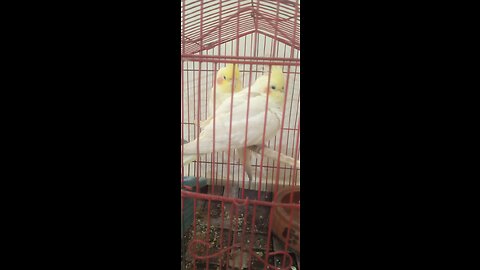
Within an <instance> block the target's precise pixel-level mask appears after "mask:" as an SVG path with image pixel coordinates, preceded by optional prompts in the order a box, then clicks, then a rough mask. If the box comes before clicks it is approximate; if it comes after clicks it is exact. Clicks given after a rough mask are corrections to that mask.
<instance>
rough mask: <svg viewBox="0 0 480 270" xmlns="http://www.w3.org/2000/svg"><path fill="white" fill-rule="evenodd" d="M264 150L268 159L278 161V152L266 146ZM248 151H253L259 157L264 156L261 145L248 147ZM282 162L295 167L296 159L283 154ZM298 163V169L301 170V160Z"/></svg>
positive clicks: (281, 156) (281, 155)
mask: <svg viewBox="0 0 480 270" xmlns="http://www.w3.org/2000/svg"><path fill="white" fill-rule="evenodd" d="M263 148H264V152H263V153H264V155H265V156H266V157H268V158H271V159H274V160H278V151H275V150H273V149H271V148H268V147H267V146H264V147H263ZM248 149H250V150H252V151H253V152H255V153H257V154H259V155H262V147H261V146H260V145H254V146H250V147H248ZM280 162H282V163H285V164H288V165H290V166H292V167H294V166H295V159H294V158H292V157H289V156H287V155H284V154H282V153H280ZM296 163H297V166H296V168H297V169H300V160H297V162H296Z"/></svg>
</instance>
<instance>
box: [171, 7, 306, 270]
mask: <svg viewBox="0 0 480 270" xmlns="http://www.w3.org/2000/svg"><path fill="white" fill-rule="evenodd" d="M231 64H232V65H233V72H232V75H233V77H232V78H231V85H232V86H231V91H226V93H227V97H226V98H224V99H223V100H222V101H221V102H220V103H222V104H220V106H221V107H222V108H220V107H218V108H216V106H217V105H216V104H217V103H216V101H217V100H219V98H220V97H219V94H218V93H219V92H218V88H219V87H220V86H219V85H220V84H219V83H218V81H219V80H220V81H222V78H221V76H220V77H219V76H217V75H218V74H219V70H220V69H221V68H223V67H226V66H227V65H231ZM275 67H280V70H281V74H282V76H283V79H282V80H283V84H282V85H283V86H284V87H283V91H280V92H278V91H279V90H278V89H274V88H275V85H273V84H272V82H273V81H275V82H277V81H276V80H274V77H273V76H274V75H273V74H274V73H273V72H274V71H273V70H275ZM237 71H239V73H236V72H237ZM237 74H239V76H238V75H237ZM262 76H264V77H263V78H267V79H266V80H265V85H266V86H267V87H271V88H268V90H266V92H262V93H257V92H253V91H254V90H255V89H256V88H255V87H254V86H256V85H257V84H255V83H256V82H257V81H260V80H261V78H262ZM265 76H266V77H265ZM217 77H219V78H217ZM236 77H239V78H236ZM223 78H224V79H225V80H227V76H224V77H223ZM275 78H276V77H275ZM237 80H238V81H240V82H241V87H240V88H239V89H241V90H240V91H238V92H236V90H235V89H234V88H236V82H237ZM262 86H263V84H262ZM252 88H254V89H253V90H252ZM258 89H263V88H261V87H260V88H258ZM272 89H273V90H272ZM244 91H245V92H244ZM276 91H277V92H276ZM241 92H244V94H245V95H244V97H246V99H245V100H246V101H245V103H244V104H246V105H245V106H246V108H247V109H246V111H247V112H246V115H245V117H243V116H239V115H238V114H234V112H235V111H234V110H235V108H236V107H235V108H234V105H235V104H236V103H234V102H235V100H240V96H241V94H240V93H241ZM273 92H275V93H281V95H282V96H284V97H283V99H278V100H277V99H275V100H276V101H278V103H277V106H278V108H281V113H280V114H277V118H275V117H274V116H272V115H271V114H270V111H269V108H270V107H269V106H270V105H269V102H270V104H272V102H274V98H273V94H271V93H273ZM262 95H263V96H262ZM257 97H258V100H260V97H263V98H265V99H266V102H265V104H264V106H265V109H264V111H265V113H264V116H263V115H262V117H264V118H262V119H263V120H262V121H260V122H263V125H262V126H258V125H252V124H251V123H258V122H255V121H254V119H253V116H251V115H249V112H250V110H252V107H250V105H252V104H253V102H254V101H253V100H254V98H255V102H256V103H254V104H255V106H257V105H258V104H259V103H258V102H257V101H258V100H257ZM279 100H280V101H279ZM242 102H243V101H242ZM250 102H252V104H250ZM225 104H226V105H225ZM279 104H281V105H279ZM252 106H253V105H252ZM210 107H212V109H209V108H210ZM226 108H229V109H228V110H230V111H229V112H228V113H226V110H227V109H226ZM256 108H261V106H258V107H256ZM259 110H260V111H262V110H261V109H259ZM267 111H268V113H267ZM221 113H224V115H222V114H221ZM252 114H253V113H252ZM242 117H243V119H244V120H245V123H244V124H243V126H242V128H241V130H242V132H239V129H238V128H237V129H236V127H237V126H236V124H238V121H239V120H238V119H239V118H242ZM225 119H229V122H228V121H227V122H225V121H226V120H225ZM204 121H205V122H208V123H209V124H207V126H203V127H202V124H203V123H204ZM222 121H223V122H222ZM249 121H250V124H249ZM242 123H243V122H242ZM271 123H278V130H277V129H275V128H272V130H276V133H275V135H274V136H271V135H269V136H268V138H267V135H266V134H267V130H270V128H271V126H274V124H271ZM220 124H222V125H220ZM208 125H210V126H208ZM209 127H213V128H211V129H210V131H211V132H210V133H208V132H207V131H205V130H209V129H208V128H209ZM243 129H245V131H243ZM202 132H203V133H202ZM249 132H253V133H255V134H261V133H263V136H262V139H261V140H259V141H257V142H255V143H253V141H252V142H250V141H249V139H250V140H251V137H252V136H251V137H249V136H250V134H251V133H249ZM207 133H208V136H212V141H215V140H219V139H218V138H219V137H221V136H227V137H228V143H227V146H226V149H222V150H221V151H218V149H221V148H222V147H220V145H219V144H217V143H211V145H209V146H208V147H209V148H211V151H210V150H208V151H204V150H200V149H201V148H202V147H203V145H202V143H204V142H205V141H207V139H204V140H205V141H202V140H203V138H204V137H205V136H207V135H205V134H207ZM181 134H182V155H181V156H182V159H183V162H184V163H183V164H182V169H181V173H182V177H181V182H182V190H181V195H182V202H181V207H182V211H181V213H182V217H181V219H182V229H181V232H182V265H181V269H300V219H299V217H300V1H299V0H291V1H290V0H270V1H267V0H263V1H259V0H230V1H229V0H226V1H219V0H203V1H199V0H191V1H190V0H182V1H181ZM199 136H200V137H201V138H202V140H200V139H199ZM202 136H203V137H202ZM233 137H234V138H233ZM232 141H234V142H238V141H240V142H242V144H243V146H244V147H233V146H232V145H231V143H232ZM189 144H190V145H189ZM205 144H206V143H205ZM187 145H188V147H193V148H195V149H196V151H197V152H196V153H195V154H194V155H190V156H194V157H195V158H194V161H193V162H190V163H188V164H185V157H186V156H188V155H187V154H186V153H185V150H186V149H187ZM247 153H249V155H248V156H247ZM248 160H249V161H250V162H249V165H248V166H247V165H246V164H245V162H247V161H248ZM247 168H250V171H248V170H247Z"/></svg>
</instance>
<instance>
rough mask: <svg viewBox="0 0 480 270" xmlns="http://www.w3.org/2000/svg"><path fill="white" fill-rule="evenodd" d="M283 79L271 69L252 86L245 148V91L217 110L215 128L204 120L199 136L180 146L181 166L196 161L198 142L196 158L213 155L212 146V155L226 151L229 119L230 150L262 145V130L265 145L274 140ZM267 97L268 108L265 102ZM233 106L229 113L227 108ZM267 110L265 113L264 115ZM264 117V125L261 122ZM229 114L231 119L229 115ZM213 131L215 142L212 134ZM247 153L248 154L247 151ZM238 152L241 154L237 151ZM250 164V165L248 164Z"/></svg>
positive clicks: (229, 99) (246, 99)
mask: <svg viewBox="0 0 480 270" xmlns="http://www.w3.org/2000/svg"><path fill="white" fill-rule="evenodd" d="M284 86H285V79H284V74H283V72H282V68H281V67H278V66H273V67H272V69H271V71H270V79H269V75H262V76H260V77H259V78H258V79H257V80H256V81H255V83H254V84H253V85H252V86H251V92H250V105H249V106H250V108H249V116H248V117H249V118H248V125H249V128H248V133H247V134H248V135H247V141H246V145H245V128H246V120H247V119H246V111H247V102H248V87H247V88H245V89H242V90H241V91H239V92H236V93H234V97H233V104H232V103H231V102H232V100H231V98H226V99H225V100H223V102H222V103H221V104H219V105H218V108H217V109H216V113H215V114H216V117H215V119H216V120H215V122H216V123H215V125H216V126H215V127H214V126H213V121H212V119H207V120H205V121H204V122H203V123H202V124H203V129H202V131H201V132H200V134H199V136H198V137H197V138H196V139H195V140H193V141H191V142H189V143H186V144H184V145H183V150H184V156H183V165H187V164H189V163H190V162H193V161H195V160H196V158H197V141H198V142H199V153H198V154H199V155H202V154H209V153H212V150H213V144H214V143H215V151H217V152H221V151H226V150H228V147H229V145H228V143H229V129H230V116H232V130H231V146H230V147H231V148H232V149H243V148H244V147H245V146H246V147H249V146H254V145H261V144H262V139H263V131H264V126H265V141H268V140H269V139H271V138H273V137H274V136H275V135H276V133H277V132H278V130H279V129H280V125H281V119H282V113H283V103H284V98H285V97H284V89H285V87H284ZM267 95H268V107H267V108H266V101H267ZM231 106H232V111H231V110H230V107H231ZM265 109H267V111H265ZM265 113H267V122H266V123H265V122H264V119H265V118H264V117H265ZM231 114H232V115H231ZM214 129H215V142H214V141H213V130H214ZM247 151H248V150H247ZM240 152H241V151H240ZM248 162H249V161H248Z"/></svg>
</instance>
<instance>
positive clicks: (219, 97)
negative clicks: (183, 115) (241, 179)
mask: <svg viewBox="0 0 480 270" xmlns="http://www.w3.org/2000/svg"><path fill="white" fill-rule="evenodd" d="M234 74H235V76H234ZM233 81H234V82H233ZM215 82H216V87H212V89H211V92H210V93H211V94H210V97H209V99H208V104H209V107H208V118H207V119H206V120H204V121H200V123H199V125H200V128H201V129H203V128H204V127H205V125H206V123H208V122H209V121H210V120H211V119H212V118H213V113H214V109H213V108H214V107H215V110H216V109H217V108H218V107H219V106H220V104H222V103H223V101H225V100H226V99H229V100H230V98H231V95H232V84H234V89H233V93H238V92H239V91H241V90H242V89H243V88H242V87H243V83H242V79H241V77H240V69H239V67H238V64H235V65H233V64H227V65H226V66H225V67H223V68H220V69H219V70H218V71H217V75H216V80H215ZM214 96H215V104H214V102H213V100H214ZM215 105H216V106H215ZM236 150H237V153H238V156H239V159H240V162H241V163H242V165H243V167H244V168H245V172H246V173H247V176H248V180H249V182H251V181H252V179H253V178H252V174H253V169H252V165H251V152H250V150H248V149H236ZM244 153H245V155H244Z"/></svg>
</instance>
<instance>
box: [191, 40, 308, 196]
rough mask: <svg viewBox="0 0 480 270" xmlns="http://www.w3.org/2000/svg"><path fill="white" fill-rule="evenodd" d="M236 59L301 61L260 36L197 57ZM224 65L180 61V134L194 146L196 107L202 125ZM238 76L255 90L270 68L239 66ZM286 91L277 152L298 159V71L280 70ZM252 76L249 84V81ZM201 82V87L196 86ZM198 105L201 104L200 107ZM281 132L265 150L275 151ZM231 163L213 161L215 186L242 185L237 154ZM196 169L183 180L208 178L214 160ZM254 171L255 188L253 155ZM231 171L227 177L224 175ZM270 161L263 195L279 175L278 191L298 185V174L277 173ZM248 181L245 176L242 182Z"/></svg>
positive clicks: (205, 159)
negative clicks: (230, 182) (218, 183)
mask: <svg viewBox="0 0 480 270" xmlns="http://www.w3.org/2000/svg"><path fill="white" fill-rule="evenodd" d="M237 51H238V55H239V56H247V57H275V58H295V59H299V58H300V51H299V50H297V49H294V48H293V49H292V47H290V46H289V45H287V44H284V43H281V42H279V41H276V40H274V39H272V38H270V37H268V36H265V35H263V34H260V33H253V34H250V35H247V36H244V37H241V38H239V39H238V40H232V41H230V42H227V43H224V44H221V45H219V46H217V47H214V48H211V49H209V50H206V51H203V52H201V54H204V55H215V56H218V55H227V56H231V55H237ZM224 65H225V64H223V63H214V62H213V61H211V62H202V63H199V62H197V61H184V64H183V104H184V106H183V114H184V117H183V122H182V123H183V129H184V130H183V132H184V139H186V140H187V141H192V140H194V139H195V138H196V137H197V134H196V132H197V127H196V126H195V121H197V120H198V106H200V120H203V119H205V118H207V107H208V100H209V95H210V94H211V93H210V90H211V88H212V86H213V83H214V79H215V76H216V71H217V70H218V69H219V68H221V67H223V66H224ZM239 68H240V74H241V78H242V82H243V86H244V87H247V86H248V85H251V84H253V82H254V81H255V79H256V78H257V77H258V76H260V75H262V74H263V73H264V72H267V71H268V69H269V67H268V66H267V65H264V64H263V63H262V61H258V63H255V64H240V65H239ZM283 72H284V74H285V80H286V82H288V84H287V85H286V96H285V97H286V100H287V101H286V110H285V122H284V125H283V127H282V130H281V132H282V133H283V135H282V136H283V137H282V143H281V149H280V150H281V152H282V153H283V154H286V155H288V156H291V157H296V158H297V159H300V150H299V148H300V145H299V144H300V142H299V140H297V136H300V134H299V117H300V95H299V94H300V66H294V65H292V66H288V65H285V66H283ZM250 76H251V78H250ZM199 79H200V85H199ZM199 100H200V104H199ZM279 135H280V132H279V133H278V135H277V136H276V137H274V138H272V139H271V140H270V141H269V142H266V144H267V145H268V146H269V147H271V148H273V149H275V150H277V151H278V149H279V147H280V141H279V139H280V136H279ZM232 152H233V153H231V157H230V163H229V164H227V159H228V157H227V153H226V152H224V153H217V154H216V155H215V159H214V160H215V163H216V165H215V169H214V175H213V177H214V178H215V179H218V180H222V179H223V180H224V179H227V177H228V179H230V180H234V181H238V180H240V181H242V180H243V177H244V175H243V167H242V166H241V165H240V163H239V160H238V154H237V153H236V152H234V151H233V149H232ZM199 163H200V168H199V170H198V171H197V166H196V164H195V163H191V164H190V165H188V166H186V167H185V175H194V176H201V177H206V178H207V179H211V178H212V155H211V154H210V155H203V156H201V158H200V160H199ZM252 165H253V168H254V170H255V175H256V177H255V178H254V179H255V181H256V182H257V181H258V180H259V178H260V176H259V173H260V156H259V155H254V156H253V158H252ZM227 166H230V169H229V170H230V173H229V174H227V171H228V168H227ZM276 168H277V164H276V162H275V161H274V160H271V159H268V158H264V160H263V169H262V182H263V183H264V185H262V187H261V188H262V190H266V189H268V187H269V184H271V183H273V182H272V181H273V180H274V179H276V174H277V172H278V173H279V174H280V176H279V181H280V182H279V183H280V185H288V186H290V185H292V184H294V183H295V184H296V185H298V184H299V183H300V182H299V181H300V175H299V169H297V170H296V171H294V170H293V167H291V166H288V165H284V164H282V163H281V164H280V170H279V171H278V170H277V169H276ZM245 177H246V176H245ZM245 179H246V178H245Z"/></svg>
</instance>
